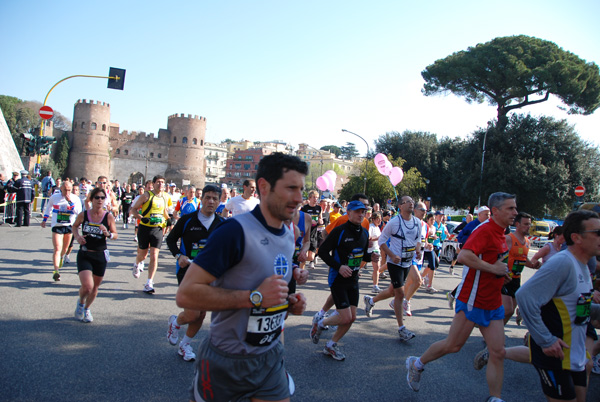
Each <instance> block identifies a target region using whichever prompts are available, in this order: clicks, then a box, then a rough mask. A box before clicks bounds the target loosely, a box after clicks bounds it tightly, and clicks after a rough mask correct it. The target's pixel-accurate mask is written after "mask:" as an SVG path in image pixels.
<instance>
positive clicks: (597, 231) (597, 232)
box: [583, 229, 600, 237]
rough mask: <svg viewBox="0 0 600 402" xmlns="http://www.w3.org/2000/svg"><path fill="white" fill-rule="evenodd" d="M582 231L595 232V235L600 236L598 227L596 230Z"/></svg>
mask: <svg viewBox="0 0 600 402" xmlns="http://www.w3.org/2000/svg"><path fill="white" fill-rule="evenodd" d="M583 233H595V234H596V236H598V237H600V229H597V230H586V231H584V232H583Z"/></svg>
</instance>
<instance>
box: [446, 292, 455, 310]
mask: <svg viewBox="0 0 600 402" xmlns="http://www.w3.org/2000/svg"><path fill="white" fill-rule="evenodd" d="M446 299H448V307H450V310H454V296H452V292H448V293H446Z"/></svg>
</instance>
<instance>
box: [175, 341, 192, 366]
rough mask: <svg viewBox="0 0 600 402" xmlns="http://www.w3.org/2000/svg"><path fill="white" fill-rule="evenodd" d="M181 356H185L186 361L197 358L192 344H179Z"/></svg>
mask: <svg viewBox="0 0 600 402" xmlns="http://www.w3.org/2000/svg"><path fill="white" fill-rule="evenodd" d="M178 353H179V356H181V357H183V360H185V361H186V362H189V361H192V360H195V359H196V354H195V353H194V351H193V350H192V346H191V345H190V344H189V343H183V342H181V343H180V344H179V351H178Z"/></svg>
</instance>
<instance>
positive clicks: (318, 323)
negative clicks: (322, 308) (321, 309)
mask: <svg viewBox="0 0 600 402" xmlns="http://www.w3.org/2000/svg"><path fill="white" fill-rule="evenodd" d="M324 320H325V318H321V319H320V320H319V322H317V325H318V326H319V327H321V328H325V324H323V321H324Z"/></svg>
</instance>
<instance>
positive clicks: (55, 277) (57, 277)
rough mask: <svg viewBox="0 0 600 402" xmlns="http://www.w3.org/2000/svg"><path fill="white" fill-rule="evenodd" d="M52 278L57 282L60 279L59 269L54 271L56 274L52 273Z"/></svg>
mask: <svg viewBox="0 0 600 402" xmlns="http://www.w3.org/2000/svg"><path fill="white" fill-rule="evenodd" d="M52 279H54V281H55V282H58V281H60V274H59V273H58V271H54V275H52Z"/></svg>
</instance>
